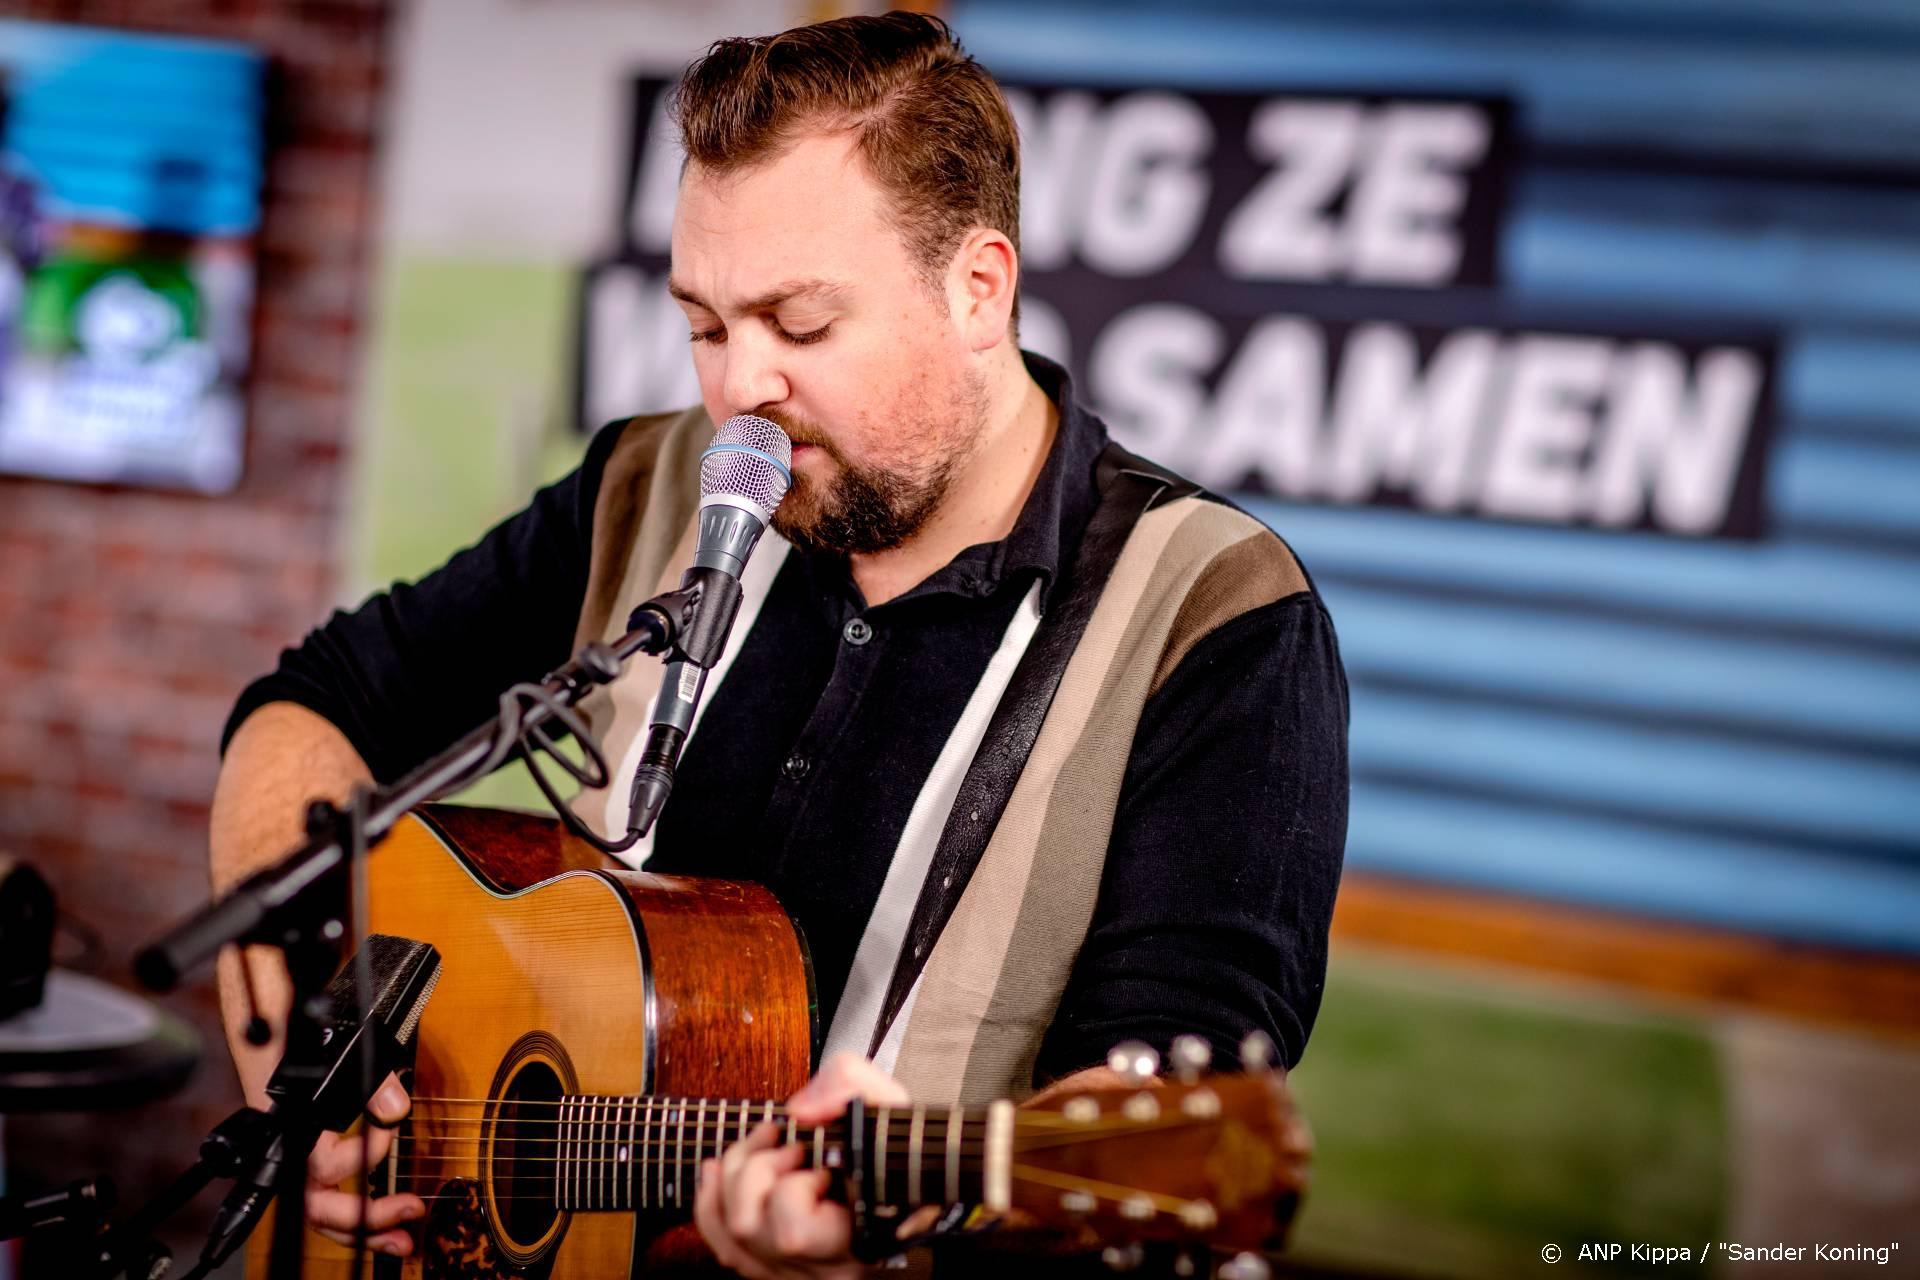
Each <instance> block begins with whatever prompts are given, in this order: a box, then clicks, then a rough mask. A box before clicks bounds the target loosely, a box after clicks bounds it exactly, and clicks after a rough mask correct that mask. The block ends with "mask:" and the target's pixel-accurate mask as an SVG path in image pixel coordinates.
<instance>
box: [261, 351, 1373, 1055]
mask: <svg viewBox="0 0 1920 1280" xmlns="http://www.w3.org/2000/svg"><path fill="white" fill-rule="evenodd" d="M1028 367H1029V369H1030V370H1031V371H1032V373H1033V375H1034V377H1035V378H1036V380H1038V381H1039V382H1040V384H1041V386H1042V387H1043V388H1044V389H1045V390H1046V392H1047V394H1048V395H1049V396H1050V397H1051V398H1052V399H1053V400H1054V402H1055V404H1056V405H1057V406H1058V407H1059V410H1060V429H1059V431H1058V433H1057V435H1056V438H1055V441H1054V445H1053V448H1052V450H1051V452H1050V453H1049V455H1048V457H1047V460H1046V462H1045V464H1044V467H1043V469H1042V471H1041V473H1040V476H1039V478H1038V480H1037V481H1036V483H1035V484H1034V487H1033V491H1032V493H1031V494H1030V495H1029V497H1028V499H1027V502H1026V504H1025V506H1024V507H1023V508H1022V509H1021V512H1020V515H1019V517H1018V519H1017V520H1016V522H1015V524H1014V527H1013V529H1012V531H1011V532H1010V533H1009V534H1008V535H1007V537H1006V538H1004V539H1002V540H1001V541H998V542H992V543H983V544H980V545H977V546H973V547H969V548H967V549H966V550H965V551H962V552H961V553H960V554H959V555H957V556H956V557H954V559H953V560H952V561H951V562H950V563H949V564H947V565H946V566H945V567H944V568H942V569H940V570H939V571H937V572H936V573H934V574H933V575H932V576H930V577H928V578H927V579H926V580H925V581H923V582H921V583H920V584H919V585H918V586H915V587H914V588H913V589H912V590H910V591H907V592H906V593H904V594H903V595H900V596H898V597H896V598H894V599H892V600H889V601H887V602H886V603H884V604H881V605H876V606H868V605H867V603H866V601H865V600H864V598H863V597H862V596H861V593H860V589H859V587H858V585H857V584H856V583H855V582H854V580H853V576H852V574H851V572H850V570H849V566H848V563H847V561H846V559H845V557H842V556H834V555H826V554H816V553H806V552H802V551H800V550H798V549H797V548H796V549H795V550H794V551H792V552H791V553H790V554H789V555H788V557H787V559H786V562H785V563H784V564H783V565H782V566H781V568H780V570H779V572H778V574H777V575H776V576H775V579H774V582H773V585H772V587H771V589H770V591H769V593H768V596H767V598H766V600H765V602H764V603H763V605H762V606H761V610H760V614H759V617H758V619H757V620H756V622H755V623H754V626H753V629H752V631H751V632H750V633H749V634H748V636H747V639H746V640H745V642H744V643H743V644H742V646H741V649H740V652H739V654H738V655H737V657H736V658H735V660H734V663H733V666H732V668H731V669H730V670H729V672H728V674H727V677H726V679H725V680H724V681H723V682H722V683H721V684H720V686H719V687H718V689H717V690H715V691H714V692H713V693H712V696H711V700H710V702H709V703H708V705H707V707H706V709H705V712H704V714H703V717H702V720H701V724H700V731H699V733H698V734H696V735H695V736H694V737H693V738H692V739H691V741H690V742H689V743H688V745H687V748H686V752H685V755H684V756H683V757H682V760H681V764H680V769H679V772H678V776H677V778H676V781H675V785H674V792H673V796H672V798H671V799H670V800H669V801H668V803H667V806H666V808H665V810H664V811H663V813H662V815H661V817H660V820H659V824H658V827H657V830H656V833H655V838H654V852H653V854H652V856H651V858H650V859H649V860H648V862H647V869H648V870H649V871H658V872H663V873H674V874H688V875H708V876H720V877H726V878H736V879H752V880H758V881H761V882H763V883H765V884H767V885H768V886H769V887H771V888H772V889H773V890H774V892H775V893H776V894H777V895H778V896H779V898H780V900H781V902H782V903H783V904H784V905H785V906H786V908H787V909H788V910H789V911H790V912H791V913H792V914H793V915H794V917H795V918H796V919H797V920H798V921H799V923H800V926H801V929H802V931H803V932H804V933H805V935H806V937H807V940H808V943H809V946H810V948H811V951H812V955H813V963H814V970H815V978H816V982H817V985H818V991H819V997H820V1005H821V1007H820V1026H821V1028H822V1030H823V1031H824V1029H825V1028H826V1027H828V1026H830V1025H832V1020H833V1014H834V1010H835V1009H836V1007H837V1006H838V1004H839V1001H840V997H841V994H842V991H843V990H844V988H845V985H846V982H847V975H848V972H849V970H850V968H851V966H852V963H853V957H854V952H855V949H856V948H857V947H858V945H859V942H860V938H861V935H862V933H863V931H864V930H865V927H866V923H867V919H868V916H869V915H870V914H871V912H872V910H873V907H874V903H875V901H876V900H877V898H878V896H879V893H880V889H881V885H882V883H883V882H884V880H885V879H886V874H887V868H888V865H889V863H890V860H891V858H892V856H893V852H894V849H895V847H896V845H897V844H898V842H899V838H900V834H901V831H902V829H903V828H904V827H905V825H906V821H907V816H908V813H909V811H910V810H911V808H912V806H913V803H914V800H915V798H916V797H917V796H918V795H919V793H920V790H921V786H922V784H923V783H924V782H925V780H926V778H927V775H928V774H929V772H930V771H931V770H932V768H933V765H934V761H935V758H936V757H937V756H938V754H939V752H940V749H941V747H942V746H943V745H944V744H945V743H946V740H947V738H948V736H949V734H950V733H951V732H952V731H953V728H954V726H955V724H956V722H957V721H958V719H959V716H960V713H961V710H962V708H963V707H964V706H965V705H966V702H967V699H968V697H969V696H970V695H971V694H972V692H973V689H974V686H975V685H976V684H977V683H978V681H979V679H980V677H981V675H982V673H983V671H984V670H985V668H986V665H987V661H988V659H989V658H990V657H991V656H992V655H993V653H994V651H995V650H996V648H997V647H998V646H999V643H1000V640H1001V636H1002V635H1003V633H1004V632H1005V631H1006V629H1007V626H1008V624H1009V623H1010V621H1011V620H1012V618H1013V614H1014V611H1015V610H1016V609H1018V608H1019V607H1020V604H1021V601H1022V599H1023V598H1024V597H1025V596H1026V594H1027V592H1028V590H1029V588H1030V587H1031V586H1032V585H1033V583H1034V582H1035V581H1036V580H1037V581H1038V582H1039V584H1040V602H1041V607H1042V610H1043V611H1044V609H1045V608H1046V606H1047V604H1048V595H1049V592H1050V591H1051V589H1052V588H1053V585H1054V584H1055V583H1056V582H1057V581H1058V580H1059V578H1060V577H1061V574H1062V571H1063V568H1064V567H1065V566H1067V565H1070V564H1071V563H1072V561H1073V556H1074V554H1075V551H1076V549H1077V547H1078V544H1079V541H1080V536H1081V534H1082V533H1083V531H1084V530H1085V528H1086V525H1087V522H1088V521H1089V520H1090V519H1091V518H1092V514H1093V511H1094V507H1095V505H1096V501H1097V494H1096V490H1095V487H1094V462H1095V459H1096V458H1097V456H1098V455H1099V452H1100V450H1101V448H1102V447H1103V446H1104V445H1105V443H1106V439H1107V433H1106V429H1105V427H1104V426H1103V425H1102V423H1101V422H1100V421H1099V419H1098V418H1096V417H1095V416H1093V415H1092V414H1091V413H1089V412H1087V411H1086V410H1085V409H1083V408H1082V407H1080V406H1079V405H1078V404H1077V403H1076V402H1075V401H1074V399H1073V396H1072V388H1071V385H1070V383H1069V381H1068V379H1067V377H1066V374H1065V373H1064V372H1063V371H1062V370H1061V369H1060V368H1059V367H1058V366H1056V365H1053V364H1051V363H1049V362H1047V361H1044V360H1041V359H1039V358H1038V357H1031V356H1030V357H1028ZM622 425H623V424H614V425H613V426H610V427H608V428H606V429H604V430H602V431H601V432H600V433H599V434H598V435H597V436H596V438H595V439H594V441H593V443H592V445H591V446H590V447H589V449H588V451H587V456H586V459H585V461H584V462H583V463H582V464H581V466H580V468H579V469H578V470H576V471H574V472H573V473H572V474H570V475H568V476H566V477H565V478H563V479H561V480H560V481H558V482H556V483H555V484H553V485H551V486H549V487H547V488H545V489H543V490H541V491H540V492H539V493H538V494H536V495H535V496H534V498H533V500H532V502H531V503H530V504H529V505H528V507H527V508H526V509H525V510H524V511H522V512H520V513H519V514H517V515H515V516H513V517H511V518H509V519H508V520H506V521H504V522H503V523H501V524H500V525H498V526H497V527H495V528H494V529H493V530H492V531H490V532H489V533H488V534H487V535H486V536H485V537H484V538H482V539H481V541H480V542H478V543H477V544H475V545H474V546H472V547H470V548H468V549H466V550H464V551H461V552H459V553H457V554H456V555H455V556H454V557H453V558H452V559H451V560H449V561H448V562H447V563H446V564H445V565H444V566H442V567H441V568H440V569H437V570H435V571H434V572H433V573H431V574H429V575H427V576H426V577H425V578H423V579H422V580H420V581H419V582H418V583H415V584H412V585H396V586H395V587H394V588H393V589H392V590H390V591H388V592H383V593H381V594H378V595H376V596H374V597H372V598H371V599H369V600H368V601H367V602H366V603H364V604H362V605H361V606H360V607H359V608H358V609H356V610H354V611H353V612H351V613H347V612H336V613H335V614H334V615H333V616H332V618H330V619H329V620H328V621H327V622H326V623H325V624H324V625H323V626H321V627H320V628H319V629H318V630H316V631H314V632H313V633H312V634H311V635H309V636H308V637H307V638H306V640H305V641H304V642H303V643H302V644H301V645H300V646H299V647H297V648H294V649H289V650H287V651H286V652H285V653H283V654H282V655H281V659H280V664H279V667H278V669H277V670H276V671H275V672H273V673H272V674H271V675H268V676H265V677H263V678H262V679H260V680H258V681H256V682H254V683H253V684H252V685H251V686H249V687H248V689H247V690H246V691H245V693H243V694H242V695H241V698H240V702H239V705H238V706H237V707H236V708H235V709H234V712H233V716H232V718H231V719H230V720H229V722H228V725H227V736H228V737H231V735H232V733H233V730H234V729H235V728H237V727H238V726H239V724H240V721H241V720H242V719H244V718H245V717H246V715H248V714H249V713H250V712H251V711H253V710H254V709H255V708H257V707H259V706H261V705H263V704H265V703H267V702H273V701H289V702H296V703H300V704H303V705H305V706H307V707H309V708H311V709H312V710H314V711H316V712H318V713H319V714H320V715H322V716H325V717H326V718H327V719H329V720H330V721H332V722H333V723H334V724H336V725H338V726H339V727H340V729H341V730H342V731H343V732H344V733H345V734H346V736H347V737H348V739H349V740H350V741H351V742H352V743H353V745H354V746H355V748H356V749H357V750H358V751H359V752H360V754H361V756H362V757H363V758H364V759H365V760H366V761H367V763H368V766H369V767H370V768H371V769H372V770H373V772H374V775H375V777H377V778H379V779H380V780H381V781H390V780H392V779H393V778H396V777H398V776H400V775H401V774H402V773H404V772H406V771H407V770H408V769H410V768H412V767H414V766H415V765H417V764H419V763H420V762H421V761H422V760H424V759H426V758H427V757H428V756H429V755H431V754H432V753H433V752H435V751H437V750H439V749H441V748H443V747H444V746H446V745H447V744H448V743H450V742H452V741H453V740H454V739H456V738H458V737H459V736H460V735H462V734H464V733H466V732H467V731H469V730H471V729H472V728H473V727H474V726H475V725H477V724H480V723H482V722H483V721H484V720H486V719H487V718H489V717H490V716H491V715H492V712H493V703H494V700H495V699H496V697H497V695H498V694H499V692H500V691H501V690H503V689H505V688H506V687H507V686H508V685H510V684H512V683H514V682H515V681H519V680H528V679H537V678H538V677H540V676H541V675H542V674H544V673H545V672H547V671H549V670H551V669H553V668H554V667H556V666H558V665H560V664H561V663H563V662H565V661H566V660H567V658H568V657H569V656H570V648H571V645H572V642H573V634H574V628H575V626H576V624H577V621H578V618H579V615H580V610H581V605H582V602H583V599H584V596H585V592H586V586H587V566H588V556H589V552H590V545H591V536H592V526H593V508H594V502H595V499H596V498H597V496H598V494H599V487H600V479H601V475H602V472H603V471H604V469H605V466H606V460H607V456H608V454H609V453H610V452H611V450H612V447H613V443H614V441H615V440H616V439H617V437H618V434H619V432H620V430H621V429H622ZM1346 724H1347V691H1346V677H1345V674H1344V673H1343V671H1342V669H1341V666H1340V658H1339V652H1338V647H1337V644H1336V641H1335V638H1334V633H1333V626H1332V623H1331V622H1330V620H1329V619H1328V617H1327V613H1326V610H1325V609H1324V608H1323V607H1322V605H1321V603H1320V600H1319V598H1318V596H1317V595H1316V594H1315V593H1313V592H1312V591H1311V590H1309V591H1305V592H1302V593H1300V594H1297V595H1294V596H1291V597H1288V598H1287V599H1284V600H1280V601H1277V602H1275V603H1273V604H1270V605H1267V606H1265V607H1263V608H1259V609H1255V610H1253V611H1251V612H1249V613H1246V614H1243V615H1241V616H1240V617H1238V618H1235V619H1233V620H1232V621H1230V622H1228V623H1226V624H1225V625H1223V626H1221V627H1220V628H1218V629H1217V630H1216V631H1215V632H1213V633H1212V634H1210V635H1208V636H1207V637H1206V638H1204V639H1203V640H1201V641H1200V642H1199V643H1198V644H1197V645H1196V646H1195V647H1194V648H1193V649H1192V650H1191V651H1190V652H1189V653H1188V654H1187V656H1186V657H1185V658H1184V659H1183V660H1182V661H1181V663H1180V665H1179V666H1178V667H1177V668H1175V670H1174V671H1173V672H1172V673H1171V675H1170V676H1169V677H1168V678H1167V679H1166V681H1165V682H1164V683H1163V684H1162V685H1161V687H1160V688H1159V689H1158V690H1157V691H1156V692H1155V693H1154V694H1153V695H1152V697H1151V698H1149V700H1148V702H1147V704H1146V707H1145V709H1144V711H1143V713H1142V716H1141V719H1140V724H1139V729H1138V732H1137V734H1136V736H1135V740H1134V743H1133V746H1132V750H1131V753H1130V755H1129V758H1128V764H1127V770H1126V774H1125V778H1124V782H1123V784H1122V789H1121V794H1120V801H1119V808H1118V810H1117V812H1116V815H1115V821H1114V834H1113V839H1112V843H1111V846H1110V849H1109V852H1108V857H1107V863H1106V867H1105V871H1104V874H1103V879H1102V882H1101V891H1100V895H1099V900H1098V903H1097V906H1096V908H1095V912H1094V918H1093V921H1092V926H1091V928H1090V930H1089V932H1088V934H1087V938H1086V941H1085V944H1084V945H1083V947H1082V949H1081V953H1080V955H1079V957H1078V959H1077V961H1076V963H1075V966H1074V969H1073V973H1072V975H1071V978H1070V980H1069V983H1068V987H1067V991H1066V993H1065V995H1064V997H1063V999H1062V1003H1061V1008H1060V1011H1059V1014H1058V1016H1057V1018H1056V1020H1055V1023H1054V1025H1053V1027H1052V1029H1051V1030H1050V1031H1049V1033H1048V1035H1047V1038H1046V1041H1045V1043H1044V1044H1043V1046H1042V1048H1041V1053H1040V1059H1039V1063H1038V1066H1037V1069H1036V1079H1037V1080H1046V1079H1051V1078H1055V1077H1057V1076H1059V1075H1063V1074H1066V1073H1067V1072H1070V1071H1073V1070H1076V1069H1078V1068H1080V1067H1083V1066H1087V1065H1089V1064H1092V1063H1095V1062H1099V1061H1102V1060H1104V1058H1105V1055H1106V1051H1107V1049H1108V1048H1109V1047H1110V1046H1111V1045H1112V1044H1114V1043H1115V1042H1116V1041H1119V1040H1122V1039H1127V1038H1129V1037H1137V1038H1139V1039H1143V1040H1146V1041H1148V1042H1149V1043H1155V1044H1158V1045H1160V1046H1161V1047H1162V1048H1163V1049H1164V1047H1165V1046H1166V1044H1167V1043H1168V1042H1169V1041H1170V1040H1171V1039H1172V1038H1173V1037H1174V1036H1175V1035H1178V1034H1180V1033H1182V1032H1195V1033H1198V1034H1201V1035H1204V1036H1206V1037H1207V1038H1208V1039H1210V1040H1212V1041H1214V1042H1215V1043H1216V1045H1218V1046H1221V1047H1222V1048H1226V1047H1229V1046H1231V1045H1234V1044H1236V1043H1237V1042H1238V1040H1239V1038H1240V1037H1241V1036H1243V1035H1244V1034H1245V1033H1246V1032H1247V1031H1248V1030H1250V1029H1253V1028H1259V1029H1262V1030H1265V1031H1266V1032H1267V1033H1268V1034H1269V1035H1271V1036H1272V1037H1273V1039H1274V1041H1275V1043H1276V1044H1277V1045H1279V1046H1280V1051H1281V1054H1282V1056H1283V1059H1284V1060H1285V1061H1286V1062H1287V1063H1288V1064H1292V1063H1293V1062H1295V1061H1296V1060H1298V1058H1299V1056H1300V1053H1301V1051H1302V1050H1303V1049H1304V1047H1305V1044H1306V1039H1307V1035H1308V1032H1309V1031H1310V1030H1311V1028H1312V1025H1313V1020H1314V1016H1315V1014H1316V1012H1317V1011H1318V1008H1319V1004H1320V991H1321V984H1322V980H1323V978H1324V976H1325V971H1326V948H1327V926H1328V922H1329V919H1330V917H1331V915H1332V909H1333V899H1334V892H1335V889H1336V887H1337V885H1338V882H1339V875H1340V865H1341V856H1342V850H1343V847H1344V844H1345V838H1346V814H1347V761H1346ZM223 741H224V740H223ZM1043 856H1044V851H1043Z"/></svg>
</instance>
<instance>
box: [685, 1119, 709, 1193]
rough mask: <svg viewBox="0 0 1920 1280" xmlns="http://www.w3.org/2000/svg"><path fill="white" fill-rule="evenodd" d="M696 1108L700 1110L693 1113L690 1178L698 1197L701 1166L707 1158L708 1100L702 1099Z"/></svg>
mask: <svg viewBox="0 0 1920 1280" xmlns="http://www.w3.org/2000/svg"><path fill="white" fill-rule="evenodd" d="M694 1106H695V1107H696V1108H698V1109H697V1110H696V1111H695V1112H694V1113H693V1171H692V1173H691V1174H689V1175H688V1176H689V1177H691V1178H692V1179H693V1185H694V1187H695V1195H698V1194H699V1192H698V1188H699V1186H700V1165H701V1164H702V1163H703V1162H704V1161H705V1160H706V1158H707V1152H706V1147H705V1146H704V1143H705V1140H706V1132H707V1100H706V1099H705V1098H702V1099H700V1101H698V1102H697V1103H695V1104H694Z"/></svg>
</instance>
